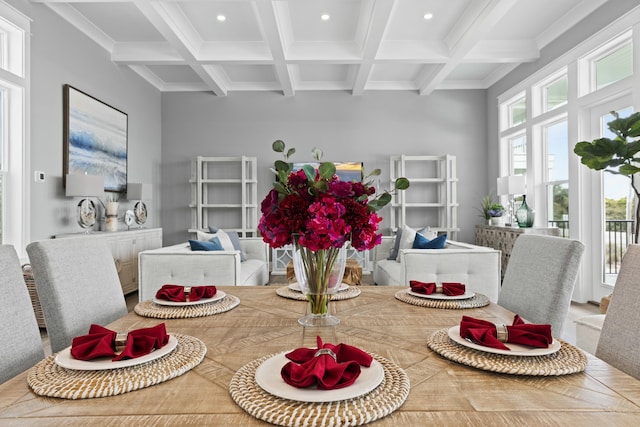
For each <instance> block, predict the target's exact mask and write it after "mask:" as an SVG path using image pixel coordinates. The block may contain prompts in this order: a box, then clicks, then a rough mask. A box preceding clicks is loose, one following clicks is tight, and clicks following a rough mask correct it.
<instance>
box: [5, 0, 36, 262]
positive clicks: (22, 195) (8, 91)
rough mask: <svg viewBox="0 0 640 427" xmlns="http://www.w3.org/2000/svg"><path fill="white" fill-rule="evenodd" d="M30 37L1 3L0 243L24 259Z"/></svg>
mask: <svg viewBox="0 0 640 427" xmlns="http://www.w3.org/2000/svg"><path fill="white" fill-rule="evenodd" d="M28 34H29V19H28V18H27V17H25V16H24V15H22V14H21V13H20V12H18V11H17V10H15V9H13V8H12V7H11V6H9V5H8V4H6V3H4V2H0V242H1V243H6V244H12V245H14V246H15V247H16V250H17V251H18V254H19V255H21V256H24V247H25V246H26V243H27V242H28V239H29V232H28V223H29V209H28V206H29V187H28V184H29V183H28V180H27V174H26V171H27V170H28V165H27V162H28V159H27V158H25V153H26V152H28V150H27V144H28V142H27V133H26V132H27V129H28V125H27V122H26V120H27V115H26V112H27V111H28V106H27V104H26V103H27V101H28V99H29V97H28V87H29V60H28V58H29V56H28V55H29V38H28V37H27V35H28Z"/></svg>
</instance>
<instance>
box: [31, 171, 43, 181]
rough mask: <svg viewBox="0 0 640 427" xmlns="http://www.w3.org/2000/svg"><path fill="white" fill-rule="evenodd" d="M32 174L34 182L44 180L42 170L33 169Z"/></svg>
mask: <svg viewBox="0 0 640 427" xmlns="http://www.w3.org/2000/svg"><path fill="white" fill-rule="evenodd" d="M33 175H34V178H33V179H34V180H35V182H44V178H45V175H44V172H41V171H35V172H34V173H33Z"/></svg>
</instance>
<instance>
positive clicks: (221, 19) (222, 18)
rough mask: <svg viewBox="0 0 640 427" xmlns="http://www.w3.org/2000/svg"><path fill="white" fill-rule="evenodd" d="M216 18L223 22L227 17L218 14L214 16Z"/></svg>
mask: <svg viewBox="0 0 640 427" xmlns="http://www.w3.org/2000/svg"><path fill="white" fill-rule="evenodd" d="M216 19H217V20H218V21H220V22H224V21H226V20H227V17H226V16H224V15H218V16H216Z"/></svg>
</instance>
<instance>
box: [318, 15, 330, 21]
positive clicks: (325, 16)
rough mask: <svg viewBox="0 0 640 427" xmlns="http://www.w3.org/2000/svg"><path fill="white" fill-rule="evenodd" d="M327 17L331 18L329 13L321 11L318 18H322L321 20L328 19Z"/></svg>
mask: <svg viewBox="0 0 640 427" xmlns="http://www.w3.org/2000/svg"><path fill="white" fill-rule="evenodd" d="M329 18H331V15H329V14H328V13H323V14H322V15H320V19H322V20H323V21H328V20H329Z"/></svg>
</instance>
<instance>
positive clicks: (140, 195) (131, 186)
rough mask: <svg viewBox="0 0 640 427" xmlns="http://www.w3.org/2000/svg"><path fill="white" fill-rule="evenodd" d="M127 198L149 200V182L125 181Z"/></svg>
mask: <svg viewBox="0 0 640 427" xmlns="http://www.w3.org/2000/svg"><path fill="white" fill-rule="evenodd" d="M127 199H128V200H150V199H151V184H141V183H139V182H129V183H127Z"/></svg>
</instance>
